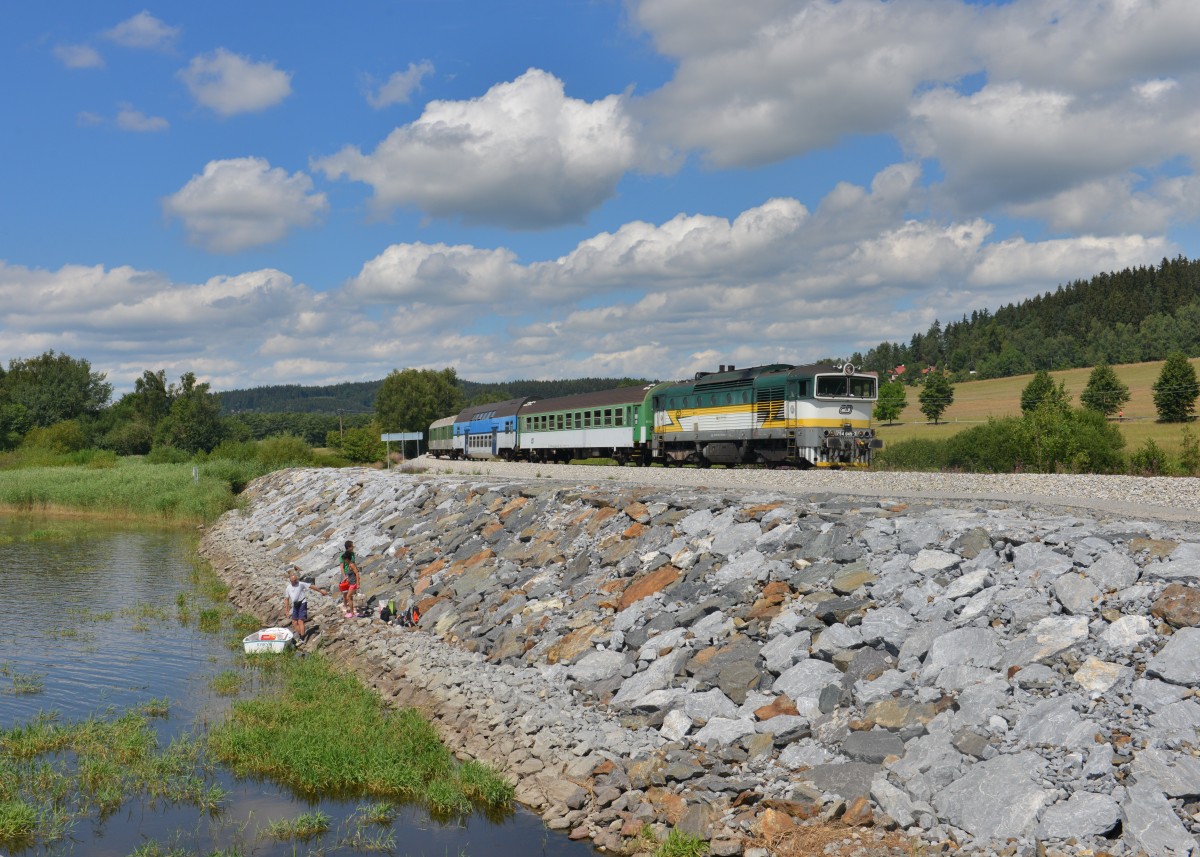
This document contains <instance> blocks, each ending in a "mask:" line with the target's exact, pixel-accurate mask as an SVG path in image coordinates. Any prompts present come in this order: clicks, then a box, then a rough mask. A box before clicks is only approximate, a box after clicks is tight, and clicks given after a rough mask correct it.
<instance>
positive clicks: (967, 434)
mask: <svg viewBox="0 0 1200 857" xmlns="http://www.w3.org/2000/svg"><path fill="white" fill-rule="evenodd" d="M944 443H945V444H946V452H945V456H944V457H945V462H946V467H947V469H950V470H965V471H967V472H969V473H1015V472H1018V471H1020V470H1023V469H1024V467H1025V462H1026V460H1027V459H1028V451H1027V449H1026V446H1025V442H1024V431H1023V429H1022V421H1021V419H1020V418H1019V417H1005V418H1003V419H997V418H992V419H989V420H988V421H987V423H985V424H984V425H981V426H974V427H972V428H969V429H967V430H965V431H961V432H959V433H958V434H956V435H954V436H953V437H951V438H948V439H947V440H946V441H944Z"/></svg>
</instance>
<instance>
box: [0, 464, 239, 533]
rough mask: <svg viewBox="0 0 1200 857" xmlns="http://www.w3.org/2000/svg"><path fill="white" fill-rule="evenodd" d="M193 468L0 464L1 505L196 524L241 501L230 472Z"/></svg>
mask: <svg viewBox="0 0 1200 857" xmlns="http://www.w3.org/2000/svg"><path fill="white" fill-rule="evenodd" d="M192 468H193V465H190V464H146V463H144V462H141V461H137V460H131V459H123V460H122V461H121V462H120V464H118V465H117V466H115V467H106V468H99V469H97V468H89V467H86V466H78V465H76V466H67V467H27V468H21V469H17V470H0V506H4V507H7V508H10V509H14V510H17V511H21V512H40V511H47V510H73V511H78V512H84V513H90V514H96V515H103V516H106V517H114V518H121V517H130V518H144V519H150V520H157V521H162V522H167V523H182V524H197V523H206V522H208V521H213V520H215V519H216V518H217V517H219V516H220V515H221V514H222V513H223V512H225V511H227V510H229V509H232V508H234V507H235V506H237V505H238V500H237V497H236V495H235V493H234V491H233V489H232V487H231V480H230V475H229V474H228V473H224V472H221V473H213V472H212V471H213V469H214V468H213V467H212V465H211V464H210V463H206V464H204V465H196V468H197V470H196V473H195V474H193V470H192ZM250 478H253V477H250ZM247 481H249V478H247V479H245V480H244V481H242V484H243V485H244V484H245V482H247Z"/></svg>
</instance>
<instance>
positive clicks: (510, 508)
mask: <svg viewBox="0 0 1200 857" xmlns="http://www.w3.org/2000/svg"><path fill="white" fill-rule="evenodd" d="M528 502H529V498H528V497H513V498H512V500H510V501H509V502H508V505H507V506H505V507H504V508H503V509H501V510H500V514H499V515H498V516H497V517H499V518H500V520H501V521H503V520H504V519H506V518H507V517H508V516H509V515H511V514H512V513H513V512H516V511H519V510H521V509H524V508H525V505H526V504H527V503H528Z"/></svg>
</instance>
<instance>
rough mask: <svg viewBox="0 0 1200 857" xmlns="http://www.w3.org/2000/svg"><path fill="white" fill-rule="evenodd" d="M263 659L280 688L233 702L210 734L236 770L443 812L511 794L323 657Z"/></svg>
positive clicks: (499, 801) (495, 802)
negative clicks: (390, 708) (461, 760)
mask: <svg viewBox="0 0 1200 857" xmlns="http://www.w3.org/2000/svg"><path fill="white" fill-rule="evenodd" d="M263 660H264V659H261V658H258V659H248V661H250V662H252V663H254V664H255V665H257V664H258V663H259V662H260V661H263ZM269 660H270V666H269V667H268V668H269V669H271V670H274V671H275V673H276V674H277V676H278V678H279V684H278V686H277V687H276V688H275V689H274V690H273V691H272V692H268V693H264V694H263V695H261V696H260V697H258V698H256V699H253V700H245V701H240V702H236V703H234V705H233V709H232V711H231V712H230V715H229V719H228V720H226V721H225V722H224V723H222V724H220V725H219V726H217V727H216V728H214V729H213V730H212V731H211V732H210V734H209V746H210V748H211V750H212V752H213V754H214V756H215V757H216V758H217V759H219V760H220V761H221V762H223V763H224V764H226V765H227V766H229V767H230V768H231V769H232V770H233V772H234V773H235V774H237V775H238V776H258V777H267V778H270V779H272V780H275V781H278V782H281V783H283V784H284V785H286V786H288V787H289V788H292V789H294V790H296V791H298V792H300V793H302V794H307V795H312V796H316V795H329V794H334V795H345V796H357V797H371V798H383V799H388V800H408V801H418V802H421V803H423V804H424V805H425V806H426V807H428V809H429V810H430V811H431V812H432V813H433V814H435V815H438V816H443V817H453V816H463V815H467V814H469V813H470V812H471V811H472V810H473V809H474V806H475V805H476V804H481V805H483V806H485V807H488V808H503V807H505V806H507V804H508V803H509V801H511V799H512V794H513V788H512V786H511V785H509V784H508V783H506V782H505V781H504V780H503V779H502V778H501V777H500V776H499V775H498V774H496V773H495V772H493V771H492V770H491V769H489V768H487V767H486V766H483V765H479V764H476V763H469V762H468V763H466V764H460V763H459V762H457V761H456V760H455V759H454V757H453V755H452V754H451V753H450V751H449V750H448V749H447V748H446V747H445V745H443V744H442V742H441V740H440V739H439V738H438V735H437V732H436V730H435V729H434V728H433V726H431V725H430V724H429V723H428V721H426V720H425V719H424V718H423V717H422V716H421V714H420V713H419V712H417V711H415V710H413V709H405V710H402V711H392V710H389V709H387V708H386V707H385V706H384V705H383V703H382V702H381V701H380V700H379V698H378V697H377V696H376V695H375V694H374V693H373V692H372V691H371V690H369V689H367V688H365V687H363V686H362V684H361V683H360V682H359V681H358V679H357V678H356V677H354V676H353V675H347V674H345V673H344V672H342V671H340V670H339V669H337V668H336V666H335V665H334V664H333V663H331V662H329V661H328V660H327V659H326V658H324V657H323V656H322V655H320V654H314V655H310V656H309V657H306V658H287V659H280V658H274V659H269Z"/></svg>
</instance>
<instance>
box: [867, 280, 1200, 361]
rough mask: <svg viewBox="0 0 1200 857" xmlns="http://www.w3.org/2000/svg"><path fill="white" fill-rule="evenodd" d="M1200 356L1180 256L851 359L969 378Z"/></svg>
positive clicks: (1191, 288) (1192, 292)
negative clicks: (934, 369) (1175, 353)
mask: <svg viewBox="0 0 1200 857" xmlns="http://www.w3.org/2000/svg"><path fill="white" fill-rule="evenodd" d="M1174 350H1182V351H1183V352H1184V353H1186V354H1187V355H1188V356H1191V357H1194V356H1197V355H1200V262H1198V261H1189V260H1188V259H1185V258H1183V257H1182V256H1180V257H1178V258H1176V259H1163V260H1162V262H1161V264H1159V265H1158V266H1157V267H1152V266H1144V267H1140V268H1126V269H1125V270H1123V271H1116V272H1112V273H1107V274H1097V275H1096V276H1094V277H1092V278H1091V279H1090V280H1076V281H1075V282H1073V283H1071V284H1069V285H1066V286H1059V287H1058V289H1057V290H1056V291H1055V292H1053V293H1051V292H1047V293H1045V294H1043V295H1037V296H1035V297H1032V298H1029V299H1028V300H1025V301H1022V302H1021V303H1019V304H1008V305H1006V306H1003V307H1000V309H998V310H996V312H995V313H991V312H989V311H988V310H986V309H984V310H976V311H974V312H972V313H971V315H970V317H968V316H966V315H964V316H963V317H962V320H961V321H952V322H949V323H947V324H946V325H945V326H944V327H943V325H942V324H941V322H940V321H935V322H934V323H933V325H932V326H931V327H930V328H929V330H928V331H926V332H925V333H924V334H921V333H914V334H913V335H912V339H911V340H910V341H909V342H907V343H896V342H883V343H880V344H879V345H878V346H876V347H875V348H872V349H871V350H869V351H868V352H867V353H866V354H865V355H864V354H855V355H854V356H853V357H851V362H853V363H855V364H858V365H862V366H863V367H864V368H866V369H869V370H875V371H878V372H880V373H887V372H891V371H892V370H893V369H894V368H895V367H897V366H905V367H906V368H907V371H906V373H905V377H911V376H912V375H914V374H916V373H917V372H918V370H920V369H921V368H924V367H926V366H938V367H940V368H943V369H948V370H949V371H950V372H952V373H955V374H957V375H959V376H960V377H966V376H968V375H973V376H974V377H976V378H1007V377H1011V376H1013V375H1022V374H1027V373H1030V372H1035V371H1037V370H1039V369H1046V370H1058V369H1072V368H1078V367H1083V366H1095V365H1096V364H1098V363H1109V364H1114V365H1115V364H1118V363H1138V362H1142V361H1147V360H1161V359H1163V358H1164V357H1166V356H1167V354H1169V353H1170V352H1171V351H1174Z"/></svg>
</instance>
